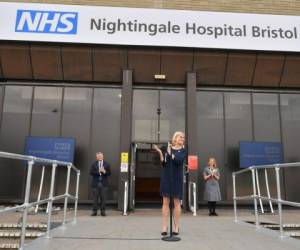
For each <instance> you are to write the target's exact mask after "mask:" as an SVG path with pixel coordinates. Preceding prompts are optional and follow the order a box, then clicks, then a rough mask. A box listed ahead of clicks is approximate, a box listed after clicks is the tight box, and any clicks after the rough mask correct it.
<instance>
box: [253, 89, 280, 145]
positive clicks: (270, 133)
mask: <svg viewBox="0 0 300 250" xmlns="http://www.w3.org/2000/svg"><path fill="white" fill-rule="evenodd" d="M253 114H254V132H255V135H254V137H255V140H256V141H275V142H279V141H280V122H279V105H278V95H277V94H262V93H256V94H253Z"/></svg>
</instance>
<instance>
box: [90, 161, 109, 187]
mask: <svg viewBox="0 0 300 250" xmlns="http://www.w3.org/2000/svg"><path fill="white" fill-rule="evenodd" d="M103 167H104V169H105V171H106V173H105V174H102V175H101V176H102V183H103V186H105V187H107V186H108V181H107V177H108V176H110V165H109V164H108V163H107V162H106V161H103ZM90 175H92V176H93V180H92V187H93V188H95V187H97V185H98V183H99V182H100V174H99V163H98V161H95V162H94V163H93V164H92V166H91V170H90Z"/></svg>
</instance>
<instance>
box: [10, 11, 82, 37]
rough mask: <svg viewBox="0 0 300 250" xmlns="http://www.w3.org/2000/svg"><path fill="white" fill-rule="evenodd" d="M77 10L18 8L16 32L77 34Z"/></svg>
mask: <svg viewBox="0 0 300 250" xmlns="http://www.w3.org/2000/svg"><path fill="white" fill-rule="evenodd" d="M77 22H78V13H77V12H58V11H40V10H17V18H16V27H15V31H16V32H33V33H54V34H67V35H74V34H77Z"/></svg>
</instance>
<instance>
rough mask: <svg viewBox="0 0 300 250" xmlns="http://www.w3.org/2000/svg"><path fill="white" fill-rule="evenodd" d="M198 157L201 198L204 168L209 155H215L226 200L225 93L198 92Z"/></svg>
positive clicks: (201, 195)
mask: <svg viewBox="0 0 300 250" xmlns="http://www.w3.org/2000/svg"><path fill="white" fill-rule="evenodd" d="M197 110H198V114H197V116H198V117H197V118H198V131H197V135H198V138H197V140H198V157H199V159H200V172H199V174H200V176H199V177H200V178H199V180H200V181H199V183H200V185H199V200H200V201H201V200H203V190H204V180H203V178H202V174H203V169H204V167H205V166H207V161H208V158H209V157H215V158H216V160H217V163H218V168H219V169H220V172H221V178H220V182H219V184H220V189H221V193H222V199H223V200H226V174H225V173H226V168H225V166H224V114H223V94H222V93H218V92H207V91H201V92H198V93H197Z"/></svg>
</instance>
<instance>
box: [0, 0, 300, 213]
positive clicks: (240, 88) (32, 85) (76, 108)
mask: <svg viewBox="0 0 300 250" xmlns="http://www.w3.org/2000/svg"><path fill="white" fill-rule="evenodd" d="M14 2H15V1H14ZM26 2H31V1H26ZM32 2H35V1H32ZM38 2H47V3H63V4H80V5H103V6H117V7H142V8H162V9H184V10H205V11H206V10H209V11H225V12H247V13H267V14H281V15H299V13H300V3H298V2H297V1H280V2H278V1H268V0H266V1H264V2H263V3H262V2H261V1H213V3H211V1H67V0H66V1H38ZM137 12H138V9H137ZM299 68H300V55H299V53H298V52H281V51H258V50H234V49H208V48H182V47H181V48H177V47H165V46H136V45H107V44H76V43H57V42H56V43H53V42H52V43H50V42H31V41H8V40H2V41H0V79H1V88H0V103H1V106H0V110H1V114H0V119H1V120H0V122H1V127H0V148H1V150H2V151H7V152H13V153H20V154H22V153H24V146H25V145H24V144H25V139H26V136H54V137H74V138H75V139H76V154H75V165H76V166H77V167H78V168H79V169H80V170H81V182H80V202H81V203H89V202H90V201H91V190H90V176H89V167H90V165H91V163H92V161H93V160H94V158H95V152H97V151H102V152H103V153H104V155H105V158H106V160H107V161H109V162H110V163H111V166H112V176H111V178H110V189H109V194H108V200H109V201H110V202H111V203H114V204H116V203H118V204H119V207H120V208H121V207H122V204H123V191H124V186H123V184H124V181H126V180H129V179H130V171H131V169H129V172H127V173H123V172H121V171H120V154H121V152H128V153H129V158H130V162H131V163H132V164H131V165H134V166H135V169H134V170H135V176H136V179H135V184H134V185H135V188H134V190H133V191H132V192H134V197H135V199H136V202H145V201H146V202H149V201H150V202H158V201H159V196H158V189H159V175H160V169H159V168H157V164H156V162H157V156H156V155H154V154H153V152H152V151H151V145H152V143H157V142H161V143H162V142H167V141H168V140H170V138H171V136H172V134H173V133H174V132H175V131H177V130H182V131H185V133H186V135H187V146H188V151H189V155H197V156H198V158H199V168H198V170H196V171H190V173H188V174H187V176H186V177H187V179H189V180H193V181H195V182H196V183H197V191H198V195H197V197H198V201H199V203H202V202H203V180H202V177H201V176H202V170H203V167H204V166H205V165H206V162H207V159H208V157H210V156H214V157H216V159H217V162H218V166H219V168H220V170H221V176H222V178H221V180H220V185H221V192H222V202H223V203H224V204H231V203H232V177H231V176H232V172H234V171H237V170H238V169H239V142H240V141H268V142H281V143H282V144H283V149H284V161H285V162H296V161H299V160H300V155H299V152H298V147H299V146H300V135H299V133H298V131H299V128H300V71H299ZM160 75H163V76H164V77H165V79H161V78H160V77H157V76H160ZM155 76H156V77H155ZM298 137H299V138H298ZM134 148H135V150H133V149H134ZM0 162H1V165H0V171H1V174H0V200H1V201H2V202H17V201H18V200H21V199H22V197H23V192H24V185H25V177H26V176H25V169H24V166H23V164H22V163H17V162H12V161H7V160H3V159H1V161H0ZM131 167H132V166H130V168H131ZM33 174H34V177H33V178H34V183H33V187H32V188H33V192H32V196H33V197H35V196H36V194H37V192H38V186H39V180H40V174H41V173H40V172H39V171H38V170H36V171H35V172H34V173H33ZM64 174H65V173H64V172H63V171H60V169H58V173H57V176H58V177H57V190H56V192H63V191H64V188H65V179H64ZM299 174H300V170H297V169H291V170H286V171H285V172H284V177H283V178H282V185H283V188H284V193H283V194H284V197H285V199H287V200H293V201H298V200H300V195H299V194H298V193H297V192H295V189H296V187H297V184H298V175H299ZM262 177H263V176H261V178H262ZM47 178H48V177H47ZM248 180H249V181H248ZM270 186H271V193H275V190H276V187H275V175H273V173H270ZM250 187H251V183H250V178H249V176H244V177H243V179H241V180H240V181H239V182H238V189H239V190H240V191H241V192H243V193H247V192H248V190H249V188H250ZM73 188H74V187H73ZM44 191H45V192H47V189H45V190H44ZM262 192H265V188H264V187H262Z"/></svg>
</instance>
